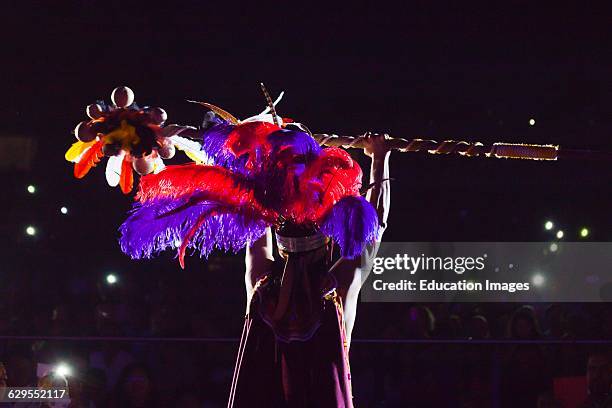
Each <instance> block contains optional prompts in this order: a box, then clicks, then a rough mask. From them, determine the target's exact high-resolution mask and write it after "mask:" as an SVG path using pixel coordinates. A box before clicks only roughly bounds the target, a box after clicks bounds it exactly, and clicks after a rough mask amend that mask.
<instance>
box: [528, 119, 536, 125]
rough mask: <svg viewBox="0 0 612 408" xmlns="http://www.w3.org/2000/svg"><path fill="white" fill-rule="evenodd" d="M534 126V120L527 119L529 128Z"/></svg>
mask: <svg viewBox="0 0 612 408" xmlns="http://www.w3.org/2000/svg"><path fill="white" fill-rule="evenodd" d="M534 125H535V119H534V118H531V119H529V126H534Z"/></svg>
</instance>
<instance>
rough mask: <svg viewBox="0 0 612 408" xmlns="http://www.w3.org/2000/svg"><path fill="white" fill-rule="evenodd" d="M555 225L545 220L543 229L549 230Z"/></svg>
mask: <svg viewBox="0 0 612 408" xmlns="http://www.w3.org/2000/svg"><path fill="white" fill-rule="evenodd" d="M554 226H555V224H553V222H552V221H546V222H545V223H544V229H545V230H547V231H550V230H551V229H553V227H554Z"/></svg>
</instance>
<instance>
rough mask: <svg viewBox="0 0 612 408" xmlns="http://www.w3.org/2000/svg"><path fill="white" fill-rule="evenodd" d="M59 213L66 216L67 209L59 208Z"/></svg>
mask: <svg viewBox="0 0 612 408" xmlns="http://www.w3.org/2000/svg"><path fill="white" fill-rule="evenodd" d="M60 212H61V213H62V214H64V215H66V214H68V208H67V207H62V208H60Z"/></svg>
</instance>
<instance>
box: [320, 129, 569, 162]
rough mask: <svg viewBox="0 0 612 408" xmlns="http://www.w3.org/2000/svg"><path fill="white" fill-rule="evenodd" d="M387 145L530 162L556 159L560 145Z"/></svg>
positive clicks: (330, 139)
mask: <svg viewBox="0 0 612 408" xmlns="http://www.w3.org/2000/svg"><path fill="white" fill-rule="evenodd" d="M313 137H314V138H315V140H316V141H317V142H319V144H320V145H325V146H340V147H344V148H351V147H356V148H363V147H365V145H364V143H363V139H364V136H357V137H353V136H338V135H328V134H321V133H319V134H314V135H313ZM388 143H389V145H390V146H391V148H392V149H394V150H398V151H401V152H427V153H431V154H459V155H462V156H468V157H474V156H485V157H497V158H506V159H529V160H557V158H558V152H559V146H556V145H535V144H521V143H493V144H492V145H488V146H487V145H484V144H482V143H480V142H465V141H456V140H444V141H441V142H437V141H435V140H427V139H412V140H407V139H402V138H393V137H391V138H389V139H388Z"/></svg>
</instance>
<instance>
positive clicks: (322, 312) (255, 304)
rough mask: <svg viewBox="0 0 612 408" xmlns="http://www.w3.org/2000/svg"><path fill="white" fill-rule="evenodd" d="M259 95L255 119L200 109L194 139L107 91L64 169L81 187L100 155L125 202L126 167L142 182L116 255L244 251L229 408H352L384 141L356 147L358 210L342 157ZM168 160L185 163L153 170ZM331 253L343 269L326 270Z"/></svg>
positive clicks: (378, 222)
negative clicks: (241, 320)
mask: <svg viewBox="0 0 612 408" xmlns="http://www.w3.org/2000/svg"><path fill="white" fill-rule="evenodd" d="M262 89H263V91H264V94H265V96H266V100H267V103H268V107H267V109H266V110H264V112H262V113H261V114H259V115H257V116H254V117H251V118H248V119H245V120H239V119H237V118H236V117H234V116H233V115H231V114H230V113H228V112H227V111H225V110H223V109H221V108H219V107H216V106H214V105H211V104H208V103H201V104H202V105H203V106H205V107H206V108H208V109H210V112H209V113H208V114H207V115H206V116H205V120H204V123H203V124H202V126H200V127H197V128H196V127H189V126H179V125H167V126H164V122H165V119H166V115H165V112H164V111H163V110H161V109H159V108H148V107H143V108H140V107H139V106H137V105H136V104H135V103H134V102H133V92H132V91H131V90H130V89H129V88H126V87H119V88H116V89H115V91H113V95H112V98H111V99H112V100H113V104H112V105H107V104H105V103H103V102H98V103H96V104H93V105H90V106H89V107H88V108H87V113H88V115H89V117H90V120H89V121H86V122H82V123H80V124H79V125H78V126H77V128H76V130H75V136H76V137H77V138H78V141H77V142H76V143H74V144H73V145H72V147H71V148H70V149H69V150H68V152H67V153H66V159H67V160H69V161H71V162H74V163H75V165H74V166H75V167H74V171H75V176H76V177H78V178H81V177H83V176H84V175H85V174H87V173H88V172H89V170H90V169H91V168H92V167H95V166H96V165H97V164H98V163H99V162H100V161H101V159H102V157H103V156H108V162H107V167H106V177H107V182H108V183H109V185H111V186H113V185H119V186H121V189H122V191H123V192H124V193H129V192H130V191H131V190H132V186H133V182H134V176H133V172H132V169H134V170H135V171H136V172H137V173H138V174H140V175H142V178H141V179H140V183H139V186H138V193H137V195H136V203H135V204H134V207H133V209H132V211H131V212H130V214H129V216H128V218H127V219H126V221H125V222H124V223H123V224H122V225H121V227H120V228H119V231H120V233H121V237H120V239H119V242H120V245H121V249H122V251H123V252H125V253H126V254H128V255H129V256H131V257H132V258H134V259H141V258H150V257H152V256H155V255H156V254H158V253H159V252H161V251H164V250H166V249H175V250H177V252H178V259H179V262H180V265H181V266H182V267H184V266H185V255H186V253H187V251H188V250H192V251H197V252H199V253H200V254H201V255H202V256H204V257H206V256H208V255H209V254H210V253H211V251H212V250H214V249H222V250H225V251H234V252H237V251H240V250H241V249H243V248H245V247H247V255H246V266H247V270H246V285H247V313H246V319H245V326H244V330H243V336H242V340H241V342H240V347H239V352H238V358H237V361H236V367H235V375H234V379H233V381H232V387H231V393H230V398H229V402H228V406H229V407H243V406H248V407H252V406H263V407H283V406H284V407H310V406H316V407H351V406H352V396H351V380H350V370H349V364H348V349H349V345H350V336H351V332H352V328H353V324H354V321H355V313H356V307H357V296H358V293H359V290H360V287H361V284H362V282H363V281H364V280H365V278H366V275H367V273H368V272H369V267H370V264H371V261H372V259H373V258H374V256H375V254H376V251H377V248H378V247H377V245H378V242H380V238H381V235H382V232H383V231H384V229H385V226H386V221H387V215H388V211H389V178H388V176H389V168H388V167H389V154H390V153H389V152H390V149H391V143H390V140H389V137H388V136H387V135H371V134H366V135H364V137H363V138H360V139H359V142H360V144H361V146H362V147H364V150H365V153H366V154H367V155H368V156H370V157H371V159H372V165H371V175H370V186H368V187H366V188H365V190H366V191H367V196H366V198H364V197H363V196H362V194H361V191H362V171H361V168H360V167H359V164H358V163H357V162H356V161H355V160H353V158H352V157H351V156H350V154H349V153H348V152H346V151H345V150H344V149H341V148H338V147H326V148H325V147H323V146H321V145H320V144H319V142H317V140H315V138H314V137H313V135H312V133H310V131H309V130H308V129H307V128H306V127H305V126H304V125H301V124H298V123H294V121H292V120H290V119H286V118H282V117H280V116H278V114H277V113H276V109H275V104H276V102H272V99H271V98H270V96H269V94H268V93H267V91H266V90H265V87H263V85H262ZM279 99H280V97H279V98H278V99H277V101H278V100H279ZM268 112H269V113H268ZM178 133H180V134H181V135H180V136H179V135H178ZM184 136H186V137H184ZM321 144H323V143H321ZM349 145H352V143H349ZM175 149H179V150H182V151H184V152H185V153H186V154H187V156H188V157H189V158H191V159H192V160H193V161H194V162H195V163H191V164H183V165H171V166H165V165H164V163H163V161H162V159H163V158H170V157H171V156H173V154H174V150H175ZM272 231H275V233H276V242H277V246H278V249H279V258H278V262H275V258H274V256H273V253H272V238H273V236H272ZM335 246H337V247H338V249H339V253H340V257H341V258H340V260H339V261H337V262H336V263H335V264H332V263H331V261H332V255H333V253H334V251H333V248H334V247H335Z"/></svg>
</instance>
